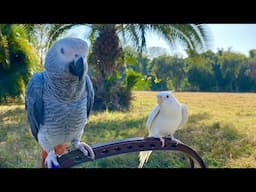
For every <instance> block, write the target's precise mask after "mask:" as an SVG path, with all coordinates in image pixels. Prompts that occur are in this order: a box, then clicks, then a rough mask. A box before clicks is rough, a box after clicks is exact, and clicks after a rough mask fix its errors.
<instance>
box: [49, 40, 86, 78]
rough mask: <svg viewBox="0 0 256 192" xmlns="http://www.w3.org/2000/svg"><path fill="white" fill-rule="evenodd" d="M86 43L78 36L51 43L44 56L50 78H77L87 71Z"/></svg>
mask: <svg viewBox="0 0 256 192" xmlns="http://www.w3.org/2000/svg"><path fill="white" fill-rule="evenodd" d="M87 54H88V45H87V43H86V42H85V41H83V40H82V39H79V38H63V39H60V40H58V41H57V42H55V43H54V44H53V46H52V47H51V48H50V49H49V51H48V52H47V55H46V58H45V65H44V67H45V69H46V71H47V73H48V75H49V76H50V78H55V79H56V78H60V79H66V80H69V79H79V80H81V79H82V77H83V76H84V74H85V73H87V71H88V64H87Z"/></svg>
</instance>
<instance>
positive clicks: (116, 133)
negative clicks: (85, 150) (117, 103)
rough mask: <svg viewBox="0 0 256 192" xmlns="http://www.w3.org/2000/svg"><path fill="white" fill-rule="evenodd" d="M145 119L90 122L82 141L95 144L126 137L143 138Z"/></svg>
mask: <svg viewBox="0 0 256 192" xmlns="http://www.w3.org/2000/svg"><path fill="white" fill-rule="evenodd" d="M145 119H146V117H142V118H139V119H136V120H131V119H128V120H105V121H101V122H90V123H88V125H86V127H85V132H84V136H83V139H84V140H85V141H88V142H89V143H90V144H95V143H101V142H105V141H113V140H119V139H125V138H128V137H144V136H146V135H147V129H146V126H145V124H146V123H145Z"/></svg>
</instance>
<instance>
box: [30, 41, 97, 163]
mask: <svg viewBox="0 0 256 192" xmlns="http://www.w3.org/2000/svg"><path fill="white" fill-rule="evenodd" d="M87 55H88V45H87V43H86V42H85V41H83V40H82V39H78V38H64V39H60V40H58V41H57V42H55V43H54V44H53V46H52V47H51V48H50V49H49V51H48V52H47V55H46V59H45V64H44V68H45V70H44V71H42V72H39V73H35V74H34V75H33V76H32V77H31V79H30V80H29V82H28V84H27V88H26V94H25V109H26V112H27V117H28V122H29V124H30V128H31V131H32V134H33V136H34V137H35V139H36V140H37V141H38V143H39V144H40V146H41V147H42V148H43V150H44V151H43V152H42V158H43V159H44V158H45V155H46V154H47V157H46V159H45V163H46V165H47V167H50V166H51V164H52V163H53V164H55V165H57V164H58V163H57V160H56V155H57V154H59V153H63V152H65V150H66V143H67V142H71V144H72V145H73V146H74V147H75V148H79V149H80V150H81V151H82V152H83V153H84V154H85V155H87V156H88V153H89V154H90V157H92V158H94V153H93V150H92V148H91V147H90V146H89V145H87V144H86V143H82V142H80V139H81V137H82V135H83V131H84V127H85V125H86V123H87V120H88V117H89V114H90V111H91V110H92V106H93V103H94V89H93V85H92V82H91V80H90V77H89V76H88V74H87V71H88V64H87ZM85 148H86V149H87V150H86V149H85Z"/></svg>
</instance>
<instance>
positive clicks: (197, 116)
mask: <svg viewBox="0 0 256 192" xmlns="http://www.w3.org/2000/svg"><path fill="white" fill-rule="evenodd" d="M209 117H210V115H209V114H208V113H206V112H204V113H198V114H195V115H191V116H189V120H188V123H196V122H198V121H201V120H204V119H208V118H209Z"/></svg>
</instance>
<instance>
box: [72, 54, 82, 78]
mask: <svg viewBox="0 0 256 192" xmlns="http://www.w3.org/2000/svg"><path fill="white" fill-rule="evenodd" d="M69 72H70V73H71V74H73V75H75V76H78V77H79V80H81V78H82V76H83V74H84V59H83V57H79V58H78V59H75V60H74V61H72V62H71V63H70V64H69Z"/></svg>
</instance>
